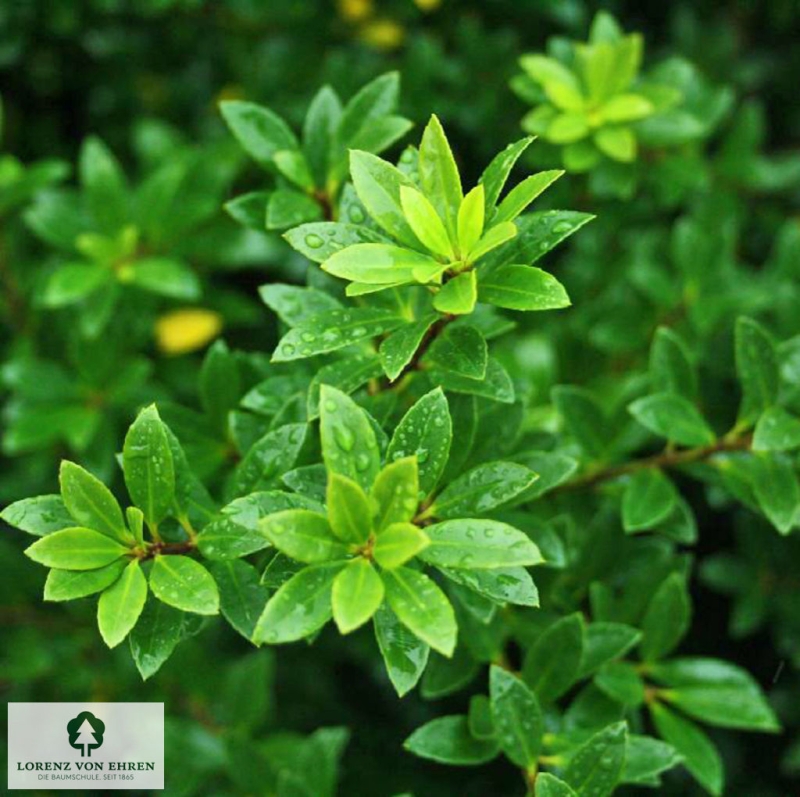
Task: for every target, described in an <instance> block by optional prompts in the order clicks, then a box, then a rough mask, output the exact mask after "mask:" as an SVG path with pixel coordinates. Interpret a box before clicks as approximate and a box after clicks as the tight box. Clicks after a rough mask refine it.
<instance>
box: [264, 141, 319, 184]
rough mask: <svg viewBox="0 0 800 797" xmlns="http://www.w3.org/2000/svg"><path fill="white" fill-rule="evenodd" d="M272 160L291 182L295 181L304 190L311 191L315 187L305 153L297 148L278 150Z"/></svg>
mask: <svg viewBox="0 0 800 797" xmlns="http://www.w3.org/2000/svg"><path fill="white" fill-rule="evenodd" d="M272 161H273V163H274V164H275V166H276V168H277V169H278V171H279V172H280V173H281V174H282V175H283V176H284V177H285V178H286V179H287V180H289V182H291V183H294V184H295V185H296V186H297V187H298V188H301V189H303V190H304V191H311V190H313V188H314V178H313V177H312V176H311V171H310V170H309V168H308V163H307V162H306V159H305V157H303V153H302V152H300V151H299V150H296V149H282V150H278V152H276V153H275V154H274V155H273V156H272Z"/></svg>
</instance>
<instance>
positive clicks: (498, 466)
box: [425, 462, 537, 518]
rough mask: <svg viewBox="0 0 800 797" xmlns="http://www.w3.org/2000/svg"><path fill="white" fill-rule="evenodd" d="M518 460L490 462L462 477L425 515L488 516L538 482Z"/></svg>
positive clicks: (449, 487)
mask: <svg viewBox="0 0 800 797" xmlns="http://www.w3.org/2000/svg"><path fill="white" fill-rule="evenodd" d="M536 478H537V476H536V474H535V473H534V472H533V471H531V470H529V469H528V468H526V467H525V466H524V465H518V464H517V463H515V462H487V463H484V464H483V465H478V466H477V467H476V468H473V469H472V470H470V471H468V472H467V473H465V474H463V475H462V476H459V477H458V478H457V479H456V480H455V481H453V482H451V483H450V484H449V485H448V486H447V487H445V489H444V490H442V492H441V493H440V494H439V495H438V496H437V497H436V500H435V501H434V502H433V504H432V505H431V506H430V507H429V508H428V509H427V510H426V512H425V516H432V517H438V518H459V517H470V516H472V515H486V514H488V513H489V512H491V511H492V510H493V509H496V508H497V507H499V506H502V505H503V504H505V503H508V502H509V501H511V500H513V499H514V497H515V496H517V495H519V494H520V493H522V492H524V491H525V490H526V489H527V488H528V487H530V486H531V485H532V484H533V483H534V482H535V481H536Z"/></svg>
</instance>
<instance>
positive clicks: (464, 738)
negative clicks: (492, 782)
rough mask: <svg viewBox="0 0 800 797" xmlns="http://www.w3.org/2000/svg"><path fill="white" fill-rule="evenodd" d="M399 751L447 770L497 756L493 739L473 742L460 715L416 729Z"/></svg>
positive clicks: (496, 746) (489, 759) (472, 764)
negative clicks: (403, 748)
mask: <svg viewBox="0 0 800 797" xmlns="http://www.w3.org/2000/svg"><path fill="white" fill-rule="evenodd" d="M403 747H405V749H406V750H408V751H409V752H410V753H413V754H414V755H417V756H419V757H420V758H427V759H429V760H431V761H437V762H438V763H440V764H450V765H451V766H477V765H478V764H485V763H486V762H487V761H491V760H492V759H493V758H495V757H496V756H497V753H498V744H497V742H496V741H494V740H493V739H476V738H474V737H473V736H472V735H471V734H470V732H469V724H468V722H467V718H466V717H465V716H461V715H457V716H456V715H454V716H449V717H437V718H436V719H434V720H431V721H430V722H429V723H427V724H426V725H423V726H422V727H421V728H417V730H415V731H414V733H412V734H411V736H409V737H408V739H406V740H405V742H403Z"/></svg>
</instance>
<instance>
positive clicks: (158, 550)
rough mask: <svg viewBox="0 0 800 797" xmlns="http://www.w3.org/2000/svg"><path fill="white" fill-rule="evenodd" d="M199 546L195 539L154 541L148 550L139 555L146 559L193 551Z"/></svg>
mask: <svg viewBox="0 0 800 797" xmlns="http://www.w3.org/2000/svg"><path fill="white" fill-rule="evenodd" d="M195 548H197V543H195V541H194V540H186V541H185V542H154V543H153V544H152V545H151V546H150V547H149V548H148V549H147V551H144V552H143V553H142V555H141V556H140V557H139V558H140V559H141V560H142V561H144V560H145V559H152V558H153V557H154V556H160V555H162V554H166V555H176V554H183V553H191V552H192V551H194V550H195Z"/></svg>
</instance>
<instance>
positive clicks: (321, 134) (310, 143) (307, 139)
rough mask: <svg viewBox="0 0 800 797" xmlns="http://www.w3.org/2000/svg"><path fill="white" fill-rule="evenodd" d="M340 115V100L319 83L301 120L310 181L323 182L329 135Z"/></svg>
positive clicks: (326, 164)
mask: <svg viewBox="0 0 800 797" xmlns="http://www.w3.org/2000/svg"><path fill="white" fill-rule="evenodd" d="M341 115H342V103H341V101H340V100H339V97H338V96H337V94H336V92H335V91H334V90H333V89H332V88H331V87H330V86H323V87H322V88H321V89H320V90H319V91H318V92H317V93H316V94H315V95H314V99H313V100H311V103H310V104H309V106H308V111H307V113H306V118H305V120H304V121H303V152H304V153H305V156H306V160H307V161H308V165H309V168H310V169H311V173H312V174H313V175H314V182H315V183H316V185H318V186H323V185H324V184H325V179H326V177H327V175H328V168H329V165H330V162H329V157H330V153H331V150H332V147H333V137H334V134H335V132H336V129H337V127H338V126H339V121H340V119H341Z"/></svg>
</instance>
